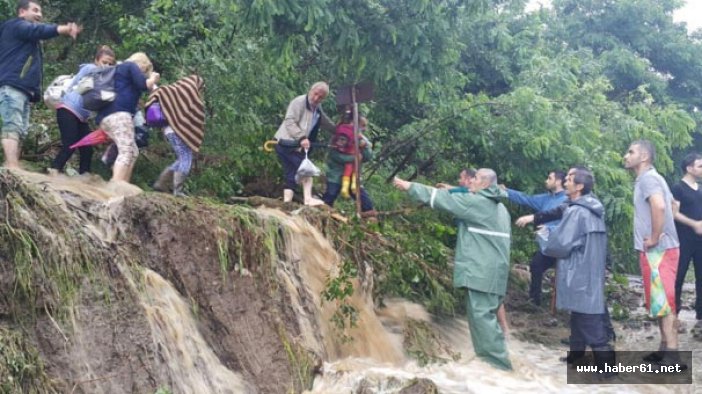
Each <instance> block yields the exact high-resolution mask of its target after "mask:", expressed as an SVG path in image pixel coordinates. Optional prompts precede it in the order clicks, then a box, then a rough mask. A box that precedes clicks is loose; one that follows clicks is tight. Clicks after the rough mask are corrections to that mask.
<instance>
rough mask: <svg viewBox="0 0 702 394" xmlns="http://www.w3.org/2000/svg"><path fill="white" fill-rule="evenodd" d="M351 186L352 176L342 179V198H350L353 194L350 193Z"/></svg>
mask: <svg viewBox="0 0 702 394" xmlns="http://www.w3.org/2000/svg"><path fill="white" fill-rule="evenodd" d="M350 185H351V177H350V176H344V177H341V193H340V194H341V197H343V198H350V197H351V194H350V193H349V186H350Z"/></svg>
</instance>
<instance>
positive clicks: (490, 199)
mask: <svg viewBox="0 0 702 394" xmlns="http://www.w3.org/2000/svg"><path fill="white" fill-rule="evenodd" d="M394 183H395V187H397V188H398V189H400V190H404V191H407V192H408V193H409V195H410V197H411V198H413V199H415V200H417V201H419V202H422V203H425V204H429V206H430V207H431V208H434V209H439V210H442V211H445V212H448V213H450V214H452V215H453V216H454V217H455V218H456V223H457V225H458V240H457V242H456V253H455V258H454V270H453V285H454V287H460V288H466V289H467V295H466V311H467V314H468V325H469V326H470V335H471V340H472V342H473V348H474V349H475V354H476V355H477V356H478V357H480V358H482V359H483V360H485V361H487V362H489V363H490V364H492V365H494V366H496V367H498V368H500V369H507V370H509V369H512V363H511V362H510V361H509V356H508V355H507V346H506V345H505V337H504V333H503V332H502V329H501V328H500V326H499V324H498V323H497V315H496V311H497V308H498V307H499V306H500V304H501V303H502V299H503V298H504V296H505V292H506V291H507V277H508V274H509V251H510V239H511V227H510V216H509V213H508V212H507V208H505V206H504V204H502V202H501V200H503V199H506V198H507V193H506V192H505V191H503V190H502V189H500V188H499V187H498V186H497V175H496V174H495V171H493V170H491V169H489V168H481V169H480V170H478V172H477V173H476V175H475V180H474V181H473V183H472V185H471V186H470V190H471V192H472V193H450V192H449V191H448V190H441V189H437V188H434V187H430V186H425V185H421V184H419V183H412V182H408V181H405V180H402V179H399V178H395V181H394Z"/></svg>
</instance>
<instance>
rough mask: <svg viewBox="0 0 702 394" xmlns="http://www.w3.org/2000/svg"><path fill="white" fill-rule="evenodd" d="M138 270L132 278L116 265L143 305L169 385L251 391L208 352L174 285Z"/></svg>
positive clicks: (195, 393) (233, 393)
mask: <svg viewBox="0 0 702 394" xmlns="http://www.w3.org/2000/svg"><path fill="white" fill-rule="evenodd" d="M139 270H140V274H141V280H135V279H133V278H132V275H133V274H132V273H131V272H132V271H130V269H129V268H126V267H123V266H120V271H121V272H122V273H123V274H124V276H125V277H126V278H127V279H128V281H129V282H130V285H131V286H132V287H133V289H134V291H135V292H136V294H138V295H139V299H140V302H141V305H142V306H143V307H144V311H145V314H146V317H147V320H148V321H149V325H150V326H151V334H152V336H153V339H154V346H155V348H156V351H157V353H158V354H159V355H160V356H161V358H162V359H163V362H164V364H165V365H166V367H167V370H168V373H169V378H170V381H171V382H170V383H171V384H170V387H171V389H172V390H173V391H174V392H175V393H183V394H208V393H213V394H215V393H216V394H219V393H221V394H241V393H248V392H252V391H253V390H251V388H250V387H249V386H248V385H247V384H246V382H245V381H244V380H243V379H242V377H241V376H239V374H237V373H235V372H232V371H230V370H229V369H227V368H226V367H225V366H224V365H222V363H221V362H220V361H219V359H218V358H217V356H216V355H215V354H214V353H213V352H212V349H211V348H210V347H209V345H208V344H207V342H205V340H204V339H203V338H202V336H201V335H200V332H199V331H198V329H197V324H196V322H195V319H194V318H193V316H192V313H191V311H190V307H189V305H188V303H186V302H185V301H184V300H183V299H182V297H181V296H180V294H179V293H178V292H177V291H176V290H175V288H173V286H172V285H171V284H170V283H169V282H168V281H166V280H165V279H163V278H162V277H161V276H160V275H159V274H157V273H155V272H153V271H151V270H149V269H148V268H139ZM142 283H143V286H142Z"/></svg>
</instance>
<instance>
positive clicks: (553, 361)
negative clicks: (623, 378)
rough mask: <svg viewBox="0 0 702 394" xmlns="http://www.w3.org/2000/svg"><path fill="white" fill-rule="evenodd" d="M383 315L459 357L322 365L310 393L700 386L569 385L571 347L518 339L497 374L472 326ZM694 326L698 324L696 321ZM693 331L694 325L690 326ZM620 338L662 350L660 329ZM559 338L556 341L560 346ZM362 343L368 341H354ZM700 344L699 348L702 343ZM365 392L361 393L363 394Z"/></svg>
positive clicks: (405, 311)
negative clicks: (477, 345)
mask: <svg viewBox="0 0 702 394" xmlns="http://www.w3.org/2000/svg"><path fill="white" fill-rule="evenodd" d="M386 304H387V308H386V310H379V311H378V312H379V314H381V315H385V316H386V318H385V319H384V320H383V322H384V324H385V326H386V327H393V326H402V325H403V324H404V322H403V319H406V318H410V319H413V320H424V321H428V322H430V324H431V326H432V327H433V329H434V331H435V332H436V333H437V334H438V335H439V337H440V338H442V339H443V340H444V341H446V342H447V343H448V344H449V346H450V348H451V349H452V350H453V351H458V352H460V353H461V356H462V357H461V358H460V360H458V361H449V362H446V363H444V364H432V365H428V366H425V367H420V366H418V365H417V363H415V362H413V361H412V362H407V363H405V364H404V365H402V366H400V367H393V366H388V365H387V364H383V363H379V362H377V361H376V360H374V359H372V358H358V357H353V358H352V357H349V358H346V359H342V360H338V361H335V362H328V363H325V364H324V368H323V374H322V375H321V376H319V377H317V379H315V382H314V387H313V388H312V390H310V391H308V392H307V393H308V394H311V393H319V394H321V393H357V392H364V393H382V394H390V393H397V392H398V391H399V390H400V389H402V388H403V387H405V386H406V385H407V384H408V383H409V382H410V381H411V380H413V379H416V378H426V379H429V380H431V381H433V382H434V383H435V384H436V386H437V388H438V392H439V393H442V394H466V393H510V394H513V393H520V394H521V393H693V392H699V391H697V390H698V388H697V384H695V383H693V384H692V385H622V384H620V385H568V384H567V383H566V366H565V364H564V363H562V362H560V361H559V360H558V359H559V357H562V356H564V355H565V352H566V351H567V347H566V346H565V345H561V346H560V347H559V348H557V349H553V348H548V347H545V346H543V345H539V344H534V343H528V342H522V341H518V340H515V339H514V338H512V339H510V340H508V342H507V345H508V348H509V355H510V359H511V360H512V364H513V366H514V370H513V371H510V372H506V371H501V370H498V369H495V368H493V367H492V366H490V365H488V364H487V363H485V362H483V361H481V360H480V359H478V358H476V356H475V353H474V352H473V349H472V345H471V342H470V334H469V331H468V324H467V323H466V322H465V321H464V320H462V319H444V320H438V319H433V318H432V317H431V316H429V315H428V314H427V313H426V312H425V311H424V310H423V309H422V307H421V306H418V305H416V304H412V303H409V302H407V301H402V300H389V301H388V302H387V303H386ZM681 317H682V319H683V320H690V318H692V319H693V320H694V315H693V314H691V312H689V311H684V313H683V315H681ZM693 323H694V321H693ZM688 327H690V325H688ZM615 329H616V330H617V334H618V335H619V337H618V340H617V342H616V349H617V350H642V349H643V347H642V346H643V345H642V343H643V342H642V341H645V343H646V347H645V349H655V348H657V346H658V340H659V337H658V332H657V328H650V329H649V330H645V329H644V330H639V331H632V330H623V329H622V327H621V325H619V324H616V326H615ZM559 339H560V338H554V341H559ZM355 340H357V341H363V340H364V338H356V339H355ZM680 340H681V343H680V348H681V349H684V350H689V349H692V350H696V348H695V346H697V349H698V348H699V345H696V344H693V343H691V341H694V340H693V339H692V338H691V335H689V334H687V336H686V335H681V336H680ZM698 343H699V342H698ZM700 362H702V357H701V356H700V354H699V353H698V352H693V365H694V366H693V368H695V373H694V375H693V382H700V379H702V374H701V373H700V372H702V371H700V370H699V369H700V368H699V367H698V366H699V365H702V364H700ZM359 390H361V391H359Z"/></svg>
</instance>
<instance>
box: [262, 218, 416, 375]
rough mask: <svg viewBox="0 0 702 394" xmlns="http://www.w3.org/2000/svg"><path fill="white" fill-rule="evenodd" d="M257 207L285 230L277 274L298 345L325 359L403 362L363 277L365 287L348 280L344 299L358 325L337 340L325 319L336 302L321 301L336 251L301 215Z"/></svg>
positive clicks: (399, 346) (336, 261) (333, 271)
mask: <svg viewBox="0 0 702 394" xmlns="http://www.w3.org/2000/svg"><path fill="white" fill-rule="evenodd" d="M257 212H258V213H259V215H261V216H262V217H264V218H266V219H267V220H276V221H278V222H279V223H280V226H281V228H282V229H283V232H284V234H285V237H286V242H285V245H286V247H287V250H286V251H285V256H286V258H285V261H279V262H278V275H279V278H280V279H281V283H283V284H285V285H286V287H287V292H288V294H290V299H291V302H292V306H293V308H294V309H295V310H296V311H297V316H298V317H299V323H300V326H301V330H302V338H301V339H302V340H303V344H304V346H306V347H307V348H308V349H310V350H313V351H315V352H316V353H317V354H318V355H320V356H321V357H322V358H323V359H324V360H325V361H334V360H338V359H342V358H346V357H362V358H369V359H373V360H376V361H377V362H379V363H388V364H390V365H401V364H402V363H403V362H404V356H403V351H402V339H401V338H398V337H397V336H394V335H391V334H390V333H388V332H387V331H386V330H385V329H384V328H383V325H382V323H381V322H380V319H379V318H378V316H376V314H375V311H374V306H373V300H372V297H371V290H372V289H370V288H369V286H370V284H368V282H370V280H367V281H366V284H368V286H366V287H364V286H362V285H360V283H359V281H355V282H354V294H353V296H352V297H351V300H349V303H350V304H351V305H353V306H354V307H356V310H357V311H358V325H357V327H354V328H351V329H347V330H346V332H345V333H346V335H348V336H350V337H351V338H353V340H352V341H351V342H349V343H343V341H342V340H341V336H340V334H339V332H338V331H335V329H336V328H335V327H334V325H333V323H332V322H331V321H330V319H331V318H332V316H333V314H334V312H335V311H336V309H337V306H336V304H335V303H333V302H324V303H323V302H322V297H321V294H322V291H324V289H325V281H326V280H327V278H329V277H334V276H336V273H337V271H338V267H339V264H340V262H341V261H340V258H339V255H338V254H337V253H336V251H335V250H334V248H333V247H332V245H331V244H330V243H329V241H328V240H327V239H326V238H325V237H324V236H323V235H322V234H321V233H320V232H319V231H318V230H317V229H316V228H315V227H313V226H312V225H310V224H309V223H308V222H307V221H306V220H304V219H303V218H301V217H299V216H296V215H288V214H286V213H283V212H281V211H279V210H275V209H267V208H260V209H258V210H257ZM369 276H372V275H369ZM303 300H307V304H309V301H310V300H311V301H312V303H313V305H315V306H316V308H314V310H308V309H309V308H304V307H303V305H305V303H304V302H303Z"/></svg>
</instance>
